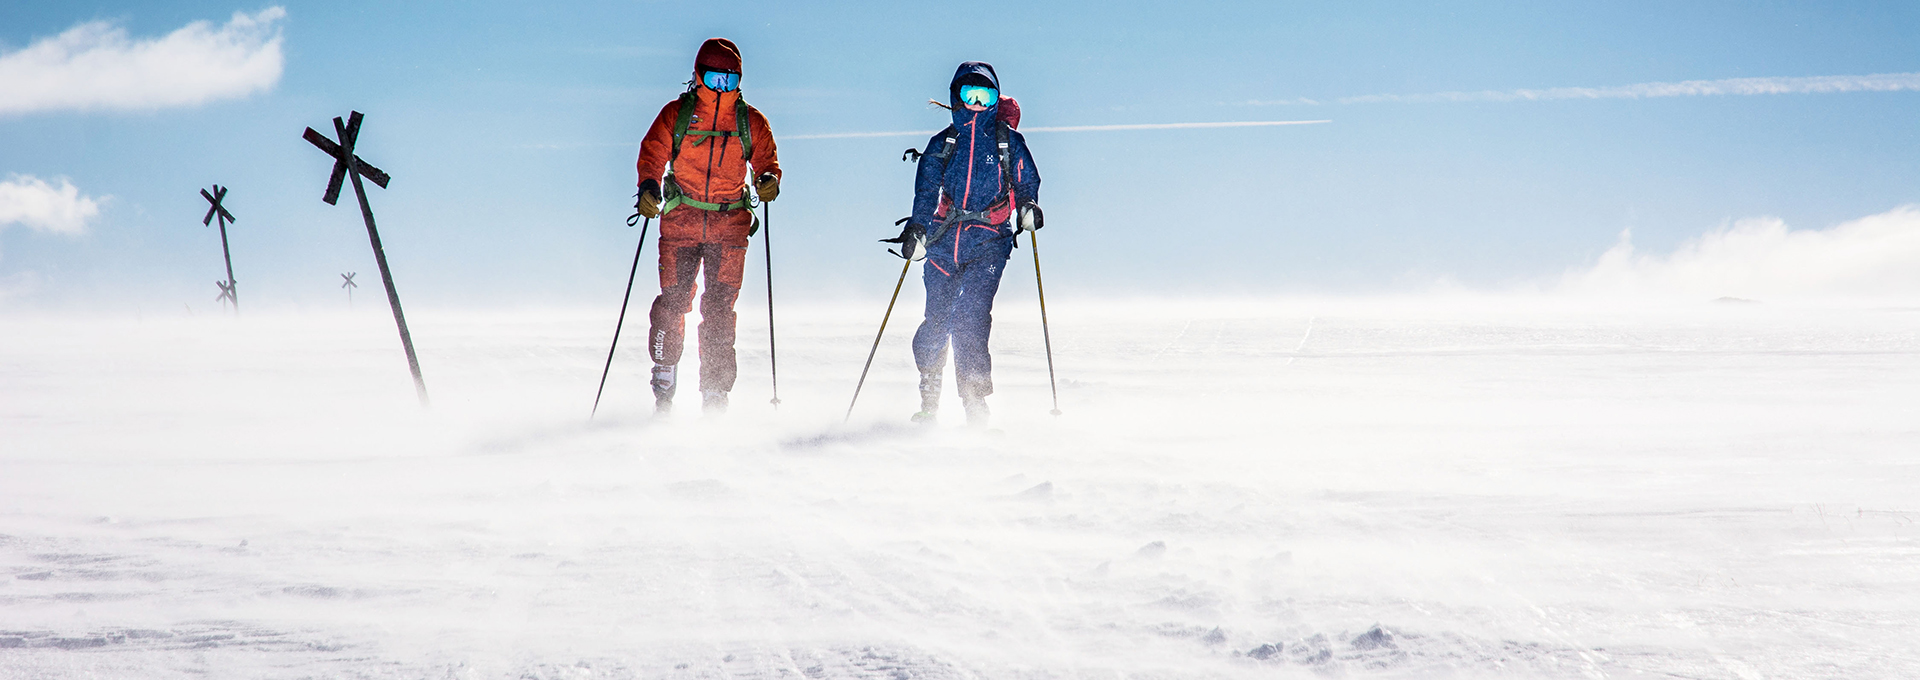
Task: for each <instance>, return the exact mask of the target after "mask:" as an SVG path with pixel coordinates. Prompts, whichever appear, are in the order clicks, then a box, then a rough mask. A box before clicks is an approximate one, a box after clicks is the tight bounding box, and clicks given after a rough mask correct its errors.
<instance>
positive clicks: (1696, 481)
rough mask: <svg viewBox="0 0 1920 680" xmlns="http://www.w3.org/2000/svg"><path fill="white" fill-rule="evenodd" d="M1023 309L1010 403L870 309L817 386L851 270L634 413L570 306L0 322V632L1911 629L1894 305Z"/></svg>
mask: <svg viewBox="0 0 1920 680" xmlns="http://www.w3.org/2000/svg"><path fill="white" fill-rule="evenodd" d="M1060 306H1061V307H1062V308H1063V309H1062V311H1061V312H1056V313H1055V317H1056V318H1055V319H1054V321H1055V325H1054V333H1055V343H1056V344H1055V350H1056V352H1055V353H1056V359H1057V360H1058V361H1059V366H1060V377H1061V383H1060V384H1061V387H1062V394H1061V406H1062V409H1063V410H1065V411H1066V415H1064V416H1062V417H1060V418H1058V419H1053V418H1049V417H1048V416H1046V415H1045V414H1046V410H1047V408H1048V403H1049V401H1048V400H1049V395H1048V393H1047V389H1046V373H1045V357H1044V354H1043V353H1042V351H1041V349H1040V346H1039V345H1040V340H1039V332H1038V323H1037V314H1032V315H1023V314H1022V313H1021V312H1023V311H1024V310H1023V309H1022V308H1021V307H1019V306H1018V305H1017V304H1010V305H1008V307H1009V308H1010V309H1007V310H1001V311H1000V312H999V313H998V314H997V316H999V317H1001V321H1000V323H999V324H998V327H997V328H996V332H995V336H994V343H995V360H996V374H995V378H996V383H997V386H998V394H997V395H996V396H995V397H994V398H993V404H994V407H995V412H996V425H997V426H998V427H1000V428H1002V429H1003V430H1004V432H1000V431H994V432H972V431H966V430H963V429H960V428H958V427H957V426H956V425H951V424H949V425H943V426H940V427H936V428H933V429H931V430H924V429H920V428H915V427H910V426H907V425H905V424H904V420H905V416H906V414H907V413H908V412H909V411H910V410H912V406H913V405H914V404H916V403H917V400H916V399H915V397H914V382H913V380H914V374H913V370H912V368H911V358H910V357H909V356H908V355H907V349H906V337H907V336H908V335H909V334H910V329H908V330H901V331H898V332H895V333H893V334H890V335H889V337H888V338H887V339H886V341H885V342H884V343H883V345H884V346H883V347H882V348H881V351H880V355H879V359H877V360H876V362H875V366H874V370H873V377H872V378H870V379H869V384H868V385H867V391H866V393H865V394H863V395H862V402H861V404H862V406H861V407H860V409H859V410H857V411H856V412H855V416H854V419H853V422H851V423H848V424H844V425H843V424H841V423H840V417H841V415H842V414H843V413H844V411H845V408H846V400H847V399H848V398H849V397H851V390H852V378H853V377H854V376H856V375H857V374H858V369H859V364H860V362H861V361H862V360H863V359H864V358H865V352H864V350H865V344H866V343H867V342H869V341H870V339H871V329H870V326H871V324H872V319H869V318H867V316H868V314H866V312H867V311H869V310H865V309H864V308H863V309H860V310H857V311H854V312H844V313H843V312H837V311H835V310H823V311H822V312H820V313H817V314H799V313H790V314H791V315H792V316H794V317H795V318H799V319H805V320H804V321H796V322H793V323H792V324H791V326H786V325H783V326H782V327H781V339H782V349H783V355H782V359H783V360H782V362H781V366H782V368H783V369H785V370H784V371H783V374H782V376H781V387H782V392H783V396H786V399H785V403H784V405H783V406H782V409H781V410H780V411H778V412H776V411H774V410H773V409H772V408H771V407H770V406H767V405H765V398H766V395H765V394H764V393H765V391H766V388H765V380H766V378H765V371H764V367H765V365H766V360H767V356H766V354H765V353H764V352H763V351H759V350H761V349H764V347H765V343H764V335H760V336H758V337H756V333H762V334H763V333H764V330H763V329H761V330H756V329H755V328H754V327H752V326H751V325H750V324H743V328H742V332H741V334H740V340H739V347H740V364H741V375H742V379H741V384H740V386H739V387H738V389H737V391H736V392H735V394H734V412H733V413H732V414H731V415H730V416H728V417H727V418H724V419H715V420H709V419H702V418H701V417H700V416H699V415H698V414H697V413H692V412H683V413H680V414H677V415H676V416H675V417H674V418H672V419H669V420H667V421H656V420H653V419H651V418H648V417H647V416H646V415H645V411H644V409H645V407H646V404H647V403H648V401H649V399H648V396H647V395H646V394H645V390H646V388H645V385H644V382H645V377H644V360H643V358H642V355H641V354H640V353H639V352H638V351H634V352H622V353H621V355H620V357H619V358H618V360H617V362H616V368H615V373H614V375H613V377H612V378H611V379H610V380H609V383H608V387H607V393H608V397H607V400H606V401H604V402H603V404H602V406H601V416H600V417H599V418H598V419H597V420H595V421H593V422H588V420H587V419H586V411H587V409H588V407H589V406H590V404H591V402H590V399H591V391H592V388H593V386H594V384H595V383H596V381H597V378H598V369H599V365H600V361H602V360H603V359H604V358H605V355H604V354H603V352H604V349H602V348H603V347H604V343H605V341H606V338H605V337H604V335H605V333H606V332H607V331H608V330H609V325H610V324H608V323H607V321H608V320H607V319H603V318H600V317H601V315H598V314H567V313H540V314H523V315H507V314H495V315H488V314H469V315H455V314H440V315H436V314H434V313H432V312H430V311H428V312H424V313H418V314H417V315H416V316H417V317H418V319H417V320H415V337H416V342H418V343H419V347H420V353H421V357H422V364H423V369H424V371H425V375H426V379H427V382H428V386H429V388H430V389H432V390H433V393H434V396H435V407H434V409H433V410H432V411H427V412H422V411H421V410H420V409H418V408H417V407H416V406H415V405H414V404H413V394H412V391H411V385H410V381H409V379H408V377H407V374H406V370H405V368H406V367H405V363H404V361H403V360H402V359H401V358H400V352H399V348H398V343H397V342H395V341H394V338H393V337H392V327H391V325H390V320H383V319H381V318H380V317H379V316H378V315H377V314H373V313H372V312H368V313H366V314H358V315H354V316H348V317H272V316H270V315H256V316H250V317H248V318H246V319H242V320H239V321H235V320H232V319H208V318H200V319H188V320H150V321H145V322H138V323H136V322H131V321H125V322H122V321H103V320H76V319H57V318H56V319H48V318H26V319H14V320H9V321H8V322H7V323H8V328H9V332H8V333H6V334H4V336H0V380H3V381H4V384H6V385H7V386H8V388H7V389H6V390H4V391H0V428H3V429H4V432H5V436H4V442H0V470H3V471H4V474H0V677H4V678H73V677H109V678H118V677H126V678H134V677H138V678H170V677H180V678H184V677H205V676H209V675H210V676H212V677H248V678H306V677H340V678H423V677H433V678H440V677H446V678H689V679H691V678H755V679H760V678H766V679H773V678H790V679H794V680H799V679H802V678H806V679H821V678H872V679H884V680H907V679H909V678H930V679H943V678H1081V677H1087V678H1092V677H1102V678H1104V677H1115V676H1127V677H1138V678H1198V677H1207V678H1214V677H1223V678H1224V677H1247V678H1255V677H1258V678H1271V677H1300V678H1320V677H1379V678H1413V677H1422V678H1424V677H1460V678H1479V677H1488V678H1494V677H1498V678H1536V677H1537V678H1675V677H1683V678H1728V679H1735V678H1739V679H1744V678H1796V677H1806V678H1812V677H1848V678H1882V677H1884V678H1898V677H1915V676H1920V654H1917V653H1916V652H1914V651H1913V650H1914V646H1913V645H1912V643H1911V641H1912V640H1913V639H1915V637H1916V635H1920V539H1917V536H1920V530H1917V529H1916V520H1917V519H1920V506H1916V504H1915V502H1914V498H1915V497H1914V495H1913V494H1912V489H1914V488H1916V482H1920V462H1916V461H1915V460H1914V459H1913V457H1912V455H1911V452H1912V451H1914V450H1915V449H1916V446H1915V445H1916V444H1920V428H1916V427H1915V426H1914V425H1913V424H1912V422H1913V421H1912V414H1913V413H1915V412H1916V411H1917V410H1920V409H1916V406H1920V395H1917V394H1916V393H1915V392H1914V391H1913V389H1912V381H1913V377H1914V375H1916V373H1915V371H1916V369H1920V315H1916V314H1915V313H1914V312H1912V311H1902V310H1857V309H1856V310H1821V309H1793V308H1787V309H1751V308H1742V309H1739V310H1728V309H1723V308H1712V307H1702V308H1699V309H1682V310H1678V311H1674V310H1666V311H1661V310H1653V311H1645V312H1633V313H1626V312H1617V311H1615V312H1609V313H1578V312H1572V311H1553V312H1545V311H1532V312H1527V311H1487V310H1479V311H1472V310H1461V311H1453V312H1446V311H1431V310H1429V311H1423V312H1421V313H1419V314H1411V315H1409V314H1405V313H1402V312H1400V311H1398V310H1383V309H1369V308H1366V307H1363V306H1362V307H1356V308H1350V309H1341V308H1329V307H1328V306H1327V305H1325V304H1321V305H1317V306H1308V305H1304V304H1301V305H1293V306H1289V305H1284V304H1276V305H1273V306H1271V307H1269V308H1265V309H1255V310H1250V311H1242V312H1239V313H1234V314H1221V313H1218V310H1211V311H1210V310H1207V309H1202V308H1177V307H1176V308H1169V309H1161V310H1155V311H1153V312H1152V313H1138V312H1137V311H1136V310H1119V311H1115V310H1104V311H1103V310H1099V309H1094V310H1092V311H1086V312H1081V313H1075V312H1074V311H1073V310H1074V309H1075V307H1074V306H1073V305H1070V304H1063V305H1060ZM1082 309H1088V308H1082ZM1035 311H1037V310H1035ZM748 316H749V315H748V314H747V313H746V312H743V313H742V317H743V318H748ZM1022 316H1031V317H1033V318H1032V319H1030V320H1022V319H1021V317H1022ZM908 325H909V326H910V324H908ZM1309 337H1310V338H1311V340H1312V345H1311V349H1309V347H1308V342H1307V340H1308V339H1309ZM1168 338H1172V339H1171V340H1168ZM629 340H631V339H629ZM629 344H630V345H631V343H629ZM694 356H695V354H694V352H692V351H691V350H690V351H689V362H688V364H687V365H685V366H683V369H684V370H686V371H687V374H688V375H689V376H692V375H697V372H696V371H697V368H696V367H697V364H696V363H695V361H694V359H693V358H692V357H694ZM1283 369H1284V370H1283ZM949 399H951V395H949ZM691 410H697V407H696V408H694V409H691Z"/></svg>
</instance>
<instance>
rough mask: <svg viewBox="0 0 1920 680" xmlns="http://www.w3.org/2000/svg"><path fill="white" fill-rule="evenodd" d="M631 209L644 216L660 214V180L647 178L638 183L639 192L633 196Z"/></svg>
mask: <svg viewBox="0 0 1920 680" xmlns="http://www.w3.org/2000/svg"><path fill="white" fill-rule="evenodd" d="M633 211H634V212H636V213H639V214H641V215H643V216H645V217H649V218H653V217H659V216H660V182H659V181H657V180H653V179H648V180H646V181H643V182H641V183H640V193H639V194H638V195H637V196H635V197H634V202H633Z"/></svg>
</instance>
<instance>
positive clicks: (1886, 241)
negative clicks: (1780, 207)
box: [1563, 206, 1920, 298]
mask: <svg viewBox="0 0 1920 680" xmlns="http://www.w3.org/2000/svg"><path fill="white" fill-rule="evenodd" d="M1563 287H1564V289H1566V290H1568V291H1571V292H1578V293H1592V294H1603V295H1605V294H1656V295H1659V294H1678V295H1691V296H1710V297H1721V296H1732V297H1742V298H1747V297H1769V296H1772V297H1781V296H1786V297H1796V296H1830V295H1839V296H1864V297H1910V296H1913V295H1915V294H1920V206H1904V207H1901V208H1897V209H1895V210H1892V211H1890V212H1885V213H1881V214H1878V215H1873V216H1870V217H1865V218H1861V219H1858V220H1854V221H1852V222H1846V223H1843V224H1839V225H1836V226H1834V227H1832V228H1829V229H1821V230H1800V231H1795V230H1792V229H1789V228H1788V227H1787V224H1786V223H1785V222H1782V221H1781V220H1779V219H1777V218H1757V219H1746V220H1740V221H1737V222H1734V223H1733V224H1731V225H1729V226H1727V227H1724V228H1722V229H1719V230H1717V231H1714V232H1711V233H1708V234H1705V235H1703V236H1701V237H1699V238H1696V239H1694V240H1692V241H1689V242H1687V243H1685V244H1683V245H1681V246H1680V248H1679V249H1677V250H1675V251H1674V252H1673V253H1670V254H1667V255H1648V254H1641V253H1638V252H1636V251H1635V250H1634V247H1633V243H1632V241H1631V237H1630V234H1627V233H1622V234H1621V235H1620V242H1619V243H1618V244H1616V245H1615V246H1614V247H1613V248H1612V249H1611V250H1608V251H1607V252H1606V254H1604V255H1601V256H1600V260H1599V262H1597V263H1595V264H1594V265H1593V267H1592V268H1589V269H1586V270H1582V271H1575V272H1571V273H1569V274H1568V275H1567V276H1566V278H1565V280H1564V281H1563Z"/></svg>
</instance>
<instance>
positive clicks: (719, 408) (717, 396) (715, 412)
mask: <svg viewBox="0 0 1920 680" xmlns="http://www.w3.org/2000/svg"><path fill="white" fill-rule="evenodd" d="M700 412H701V413H703V414H705V415H706V416H707V417H709V418H711V417H713V416H721V415H726V413H727V393H726V392H709V391H702V392H701V393H700Z"/></svg>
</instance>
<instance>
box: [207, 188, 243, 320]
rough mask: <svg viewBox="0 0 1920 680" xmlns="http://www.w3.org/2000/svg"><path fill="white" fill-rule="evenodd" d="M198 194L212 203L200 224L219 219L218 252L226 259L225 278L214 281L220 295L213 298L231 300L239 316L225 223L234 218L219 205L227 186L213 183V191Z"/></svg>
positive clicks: (231, 252)
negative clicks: (217, 285)
mask: <svg viewBox="0 0 1920 680" xmlns="http://www.w3.org/2000/svg"><path fill="white" fill-rule="evenodd" d="M200 195H201V196H203V197H205V198H206V199H207V202H208V203H211V204H212V205H211V206H210V207H208V208H207V216H206V218H205V219H202V220H200V226H208V225H211V224H213V221H214V220H215V219H218V220H220V254H221V255H222V256H224V257H226V259H227V280H226V281H225V282H216V283H218V284H219V286H220V297H217V298H214V301H215V302H221V303H222V304H223V305H224V304H225V302H224V301H231V302H233V314H234V316H239V315H240V295H239V293H238V292H237V284H235V283H234V281H233V251H232V250H230V249H228V248H227V223H228V222H234V221H236V220H234V219H233V213H230V212H227V208H226V206H223V205H220V202H221V201H224V200H226V199H227V188H226V187H223V186H220V185H218V184H215V185H213V193H207V190H206V189H201V190H200Z"/></svg>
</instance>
